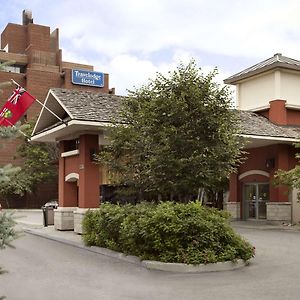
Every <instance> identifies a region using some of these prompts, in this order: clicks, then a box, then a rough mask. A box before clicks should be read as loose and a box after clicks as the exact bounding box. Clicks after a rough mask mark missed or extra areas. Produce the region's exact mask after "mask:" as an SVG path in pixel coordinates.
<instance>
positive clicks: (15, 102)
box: [0, 86, 36, 127]
mask: <svg viewBox="0 0 300 300" xmlns="http://www.w3.org/2000/svg"><path fill="white" fill-rule="evenodd" d="M35 100H36V99H35V98H34V97H33V96H32V95H30V94H29V93H28V92H27V91H26V90H25V89H24V88H22V87H21V86H17V88H16V89H15V90H14V91H13V93H12V95H11V96H10V97H9V99H8V100H7V101H6V103H5V104H4V106H3V107H2V108H1V110H0V126H5V127H8V126H12V125H15V124H16V123H17V122H18V121H19V120H20V119H21V118H22V116H23V115H24V114H25V112H26V111H27V110H28V108H29V107H30V106H31V105H32V103H33V102H34V101H35Z"/></svg>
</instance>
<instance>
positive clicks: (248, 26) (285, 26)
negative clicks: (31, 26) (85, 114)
mask: <svg viewBox="0 0 300 300" xmlns="http://www.w3.org/2000/svg"><path fill="white" fill-rule="evenodd" d="M23 9H28V10H31V11H32V14H33V21H34V23H36V24H41V25H46V26H50V28H51V31H52V30H54V29H56V28H59V34H60V48H61V49H62V51H63V60H64V61H73V62H79V63H84V64H91V65H94V66H95V71H99V72H104V73H109V76H110V87H115V88H116V94H119V95H126V93H127V90H133V89H134V88H138V87H140V86H141V85H143V84H147V82H148V81H149V79H150V78H155V76H156V73H157V72H160V73H163V74H166V73H167V72H168V71H172V70H174V69H175V68H176V66H178V64H179V63H180V62H183V63H188V62H189V61H190V59H191V58H193V59H195V60H196V62H197V64H198V66H199V67H200V68H201V69H202V71H203V72H204V73H207V72H209V71H212V70H213V69H214V68H215V67H217V68H218V71H219V74H218V76H217V77H216V80H217V81H218V82H220V83H221V82H222V81H223V79H225V78H227V77H229V76H231V75H233V74H235V73H238V72H239V71H242V70H244V69H245V68H247V67H250V66H251V65H254V64H256V63H258V62H260V61H262V60H264V59H267V58H269V57H271V56H273V55H274V54H275V53H282V54H283V55H285V56H288V57H291V58H294V59H299V60H300V39H299V32H300V18H299V16H300V1H298V0H280V1H279V0H251V1H246V0H239V1H238V0H226V1H225V0H209V1H207V0H206V1H204V0H51V1H50V0H9V1H7V0H0V30H1V32H2V30H3V29H4V28H5V26H6V25H7V23H17V24H21V23H22V11H23Z"/></svg>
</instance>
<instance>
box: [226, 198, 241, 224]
mask: <svg viewBox="0 0 300 300" xmlns="http://www.w3.org/2000/svg"><path fill="white" fill-rule="evenodd" d="M224 210H225V211H227V212H229V213H230V214H231V218H232V219H233V220H236V219H240V202H226V203H225V204H224Z"/></svg>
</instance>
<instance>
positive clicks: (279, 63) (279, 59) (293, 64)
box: [224, 53, 300, 84]
mask: <svg viewBox="0 0 300 300" xmlns="http://www.w3.org/2000/svg"><path fill="white" fill-rule="evenodd" d="M280 67H281V68H285V69H291V70H296V71H300V61H299V60H296V59H293V58H289V57H287V56H284V55H282V53H275V54H274V55H273V56H272V57H270V58H267V59H266V60H264V61H262V62H259V63H257V64H255V65H253V66H251V67H249V68H247V69H245V70H243V71H241V72H239V73H237V74H234V75H232V76H230V77H229V78H227V79H225V80H224V82H225V83H227V84H235V83H236V82H238V81H240V80H242V79H246V78H248V77H251V76H254V75H257V74H261V73H263V72H266V71H269V70H271V69H275V68H280Z"/></svg>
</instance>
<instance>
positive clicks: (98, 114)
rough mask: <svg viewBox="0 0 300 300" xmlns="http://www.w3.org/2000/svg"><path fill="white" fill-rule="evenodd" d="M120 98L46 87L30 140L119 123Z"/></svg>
mask: <svg viewBox="0 0 300 300" xmlns="http://www.w3.org/2000/svg"><path fill="white" fill-rule="evenodd" d="M124 99H125V97H123V96H117V95H111V94H104V93H95V92H90V91H82V90H71V89H62V88H53V89H50V90H49V92H48V95H47V97H46V100H45V102H44V106H43V108H42V110H41V112H40V114H39V117H38V120H37V122H36V125H35V127H34V130H33V133H32V138H31V139H32V140H36V141H41V142H49V141H54V140H55V139H59V138H61V137H65V136H68V135H71V134H75V133H76V130H77V131H96V130H98V131H100V129H104V128H107V127H109V126H111V125H112V124H113V122H120V123H123V121H122V119H121V117H120V109H121V104H122V101H124ZM49 110H51V112H53V113H54V114H55V115H56V116H55V115H54V114H53V113H51V112H49ZM59 119H60V120H59Z"/></svg>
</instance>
